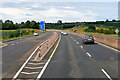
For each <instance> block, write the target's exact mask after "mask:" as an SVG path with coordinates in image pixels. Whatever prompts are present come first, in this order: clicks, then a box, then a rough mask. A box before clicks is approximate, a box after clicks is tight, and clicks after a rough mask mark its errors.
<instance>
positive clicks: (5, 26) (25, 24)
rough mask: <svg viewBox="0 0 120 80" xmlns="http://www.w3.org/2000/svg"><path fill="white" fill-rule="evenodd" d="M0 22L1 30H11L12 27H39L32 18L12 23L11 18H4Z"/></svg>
mask: <svg viewBox="0 0 120 80" xmlns="http://www.w3.org/2000/svg"><path fill="white" fill-rule="evenodd" d="M0 24H2V28H0V29H2V30H13V29H19V28H33V29H39V27H40V23H39V22H36V21H34V20H32V21H29V20H27V21H26V22H21V23H15V24H14V23H13V21H11V20H6V21H5V22H3V21H2V20H0Z"/></svg>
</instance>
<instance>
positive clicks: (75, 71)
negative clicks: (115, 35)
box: [42, 34, 118, 80]
mask: <svg viewBox="0 0 120 80" xmlns="http://www.w3.org/2000/svg"><path fill="white" fill-rule="evenodd" d="M42 78H49V79H50V78H60V79H61V80H63V78H64V79H67V78H78V79H82V78H85V79H91V80H94V79H95V80H96V79H97V80H98V79H99V80H102V79H103V80H117V78H118V52H116V51H114V50H112V49H108V48H107V47H104V46H102V45H99V44H98V43H95V44H83V43H82V38H81V37H80V36H77V35H73V34H68V35H67V36H63V35H62V36H61V41H60V44H59V46H58V48H57V50H56V51H55V53H54V56H53V57H52V60H51V61H50V63H49V64H48V66H47V68H46V70H45V72H44V73H43V75H42Z"/></svg>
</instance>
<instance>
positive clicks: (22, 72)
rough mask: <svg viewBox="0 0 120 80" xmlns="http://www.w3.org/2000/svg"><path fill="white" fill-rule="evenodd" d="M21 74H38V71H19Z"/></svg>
mask: <svg viewBox="0 0 120 80" xmlns="http://www.w3.org/2000/svg"><path fill="white" fill-rule="evenodd" d="M21 73H22V74H38V73H39V72H31V73H28V72H21Z"/></svg>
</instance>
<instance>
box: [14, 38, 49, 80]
mask: <svg viewBox="0 0 120 80" xmlns="http://www.w3.org/2000/svg"><path fill="white" fill-rule="evenodd" d="M48 40H49V39H47V40H46V41H44V42H43V43H41V44H40V45H43V44H44V43H45V42H47V41H48ZM38 48H39V46H38V47H37V48H36V49H35V50H34V52H33V53H32V54H31V55H30V56H29V58H28V59H27V60H26V61H25V63H24V64H23V65H22V67H21V68H20V69H19V70H18V72H17V73H16V74H15V76H14V77H13V79H16V78H17V77H18V75H19V74H20V73H21V71H22V70H23V68H24V67H25V65H26V64H27V63H28V61H29V60H30V59H31V57H32V56H33V55H34V53H35V52H36V51H37V50H38Z"/></svg>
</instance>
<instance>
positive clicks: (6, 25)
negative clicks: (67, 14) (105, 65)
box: [0, 19, 120, 30]
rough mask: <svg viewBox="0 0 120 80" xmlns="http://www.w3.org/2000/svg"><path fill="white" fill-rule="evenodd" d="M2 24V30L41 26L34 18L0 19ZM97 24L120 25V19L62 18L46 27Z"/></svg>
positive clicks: (55, 27) (59, 27)
mask: <svg viewBox="0 0 120 80" xmlns="http://www.w3.org/2000/svg"><path fill="white" fill-rule="evenodd" d="M0 24H2V27H1V28H0V29H2V30H13V29H19V28H33V29H39V28H40V22H36V21H34V20H32V21H29V20H27V21H26V22H21V23H15V24H14V23H13V21H11V20H6V21H5V22H3V21H2V20H0ZM91 24H92V25H95V26H98V27H99V26H104V27H105V26H107V27H110V26H113V27H120V20H112V21H109V20H108V19H107V20H106V21H96V22H65V23H62V21H61V20H58V21H57V23H45V28H46V29H67V28H73V27H75V26H89V25H91Z"/></svg>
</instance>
